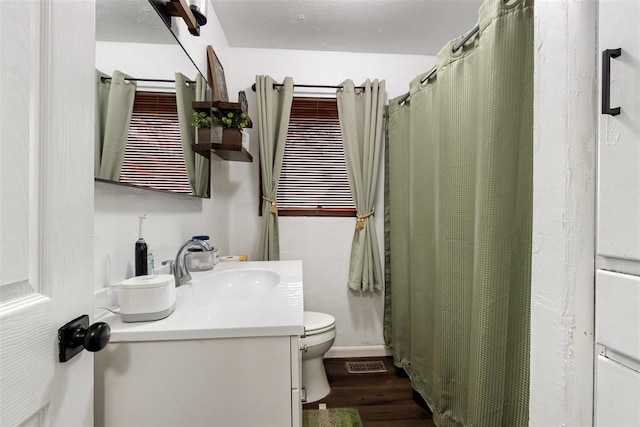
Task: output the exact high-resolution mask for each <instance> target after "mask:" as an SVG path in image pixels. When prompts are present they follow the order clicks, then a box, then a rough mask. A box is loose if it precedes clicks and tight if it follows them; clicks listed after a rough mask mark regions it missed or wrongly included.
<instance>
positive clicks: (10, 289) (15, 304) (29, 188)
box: [0, 0, 94, 427]
mask: <svg viewBox="0 0 640 427" xmlns="http://www.w3.org/2000/svg"><path fill="white" fill-rule="evenodd" d="M93 22H94V7H93V2H91V1H86V2H79V1H71V2H69V1H67V2H61V1H47V2H44V1H43V2H40V1H20V0H0V46H1V48H0V425H1V426H2V427H9V426H16V425H27V426H39V425H47V426H89V425H91V424H92V422H93V420H92V407H93V358H92V356H91V355H89V354H87V353H86V352H85V353H84V354H81V355H80V356H79V357H76V358H75V359H73V360H72V361H70V362H68V363H66V364H64V365H62V364H60V363H59V362H58V354H57V328H58V327H59V326H61V325H63V324H65V323H67V321H69V320H72V319H74V318H76V317H78V316H79V315H81V314H84V313H90V312H91V310H92V288H93V286H92V283H91V281H92V278H93V272H92V269H93V268H92V264H93V257H92V247H93V238H92V234H93V171H92V169H93V167H92V166H91V163H92V160H91V159H92V158H93V156H92V145H93V140H94V130H93V103H94V101H93V95H92V94H93V90H94V85H93V75H94V71H93V49H94V47H93V43H94V41H93V37H92V34H93V28H94V27H93V25H94V24H93Z"/></svg>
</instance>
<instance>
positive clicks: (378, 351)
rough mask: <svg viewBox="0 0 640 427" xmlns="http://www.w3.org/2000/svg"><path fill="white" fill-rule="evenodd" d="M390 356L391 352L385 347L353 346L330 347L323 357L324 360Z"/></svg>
mask: <svg viewBox="0 0 640 427" xmlns="http://www.w3.org/2000/svg"><path fill="white" fill-rule="evenodd" d="M381 356H391V350H389V349H388V348H387V347H386V346H385V345H382V344H380V345H353V346H344V347H331V348H330V349H329V351H327V353H326V354H325V355H324V357H325V358H336V359H337V358H347V357H381Z"/></svg>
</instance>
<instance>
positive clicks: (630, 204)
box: [597, 0, 640, 274]
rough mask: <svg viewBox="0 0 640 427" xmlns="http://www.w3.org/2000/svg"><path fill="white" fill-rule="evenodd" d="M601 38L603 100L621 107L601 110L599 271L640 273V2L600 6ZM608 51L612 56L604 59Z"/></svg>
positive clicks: (620, 0)
mask: <svg viewBox="0 0 640 427" xmlns="http://www.w3.org/2000/svg"><path fill="white" fill-rule="evenodd" d="M598 36H599V50H600V55H601V58H600V61H601V73H600V74H601V77H602V75H603V74H604V72H603V70H604V68H603V65H604V66H606V65H607V63H609V64H610V76H609V77H608V78H604V79H603V80H602V84H601V85H600V86H601V91H600V92H601V99H602V98H605V104H607V103H608V104H609V107H611V108H620V112H619V114H617V115H610V114H603V113H602V108H603V106H602V105H598V110H599V111H600V114H599V117H600V120H599V136H598V165H599V167H598V175H599V178H598V232H597V240H598V249H597V253H598V255H599V256H600V257H601V264H600V265H599V268H605V269H610V270H615V271H624V272H627V273H632V274H640V1H638V0H602V1H600V29H599V31H598ZM615 49H620V55H619V56H617V52H613V50H615ZM605 50H609V52H610V54H613V57H611V58H610V59H607V58H604V59H603V58H602V52H603V51H605ZM603 62H604V64H603ZM607 87H609V88H610V95H609V97H608V98H609V99H608V102H607V99H606V98H607V96H606V88H607ZM603 88H604V89H605V90H603Z"/></svg>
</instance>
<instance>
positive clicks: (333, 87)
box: [251, 83, 364, 92]
mask: <svg viewBox="0 0 640 427" xmlns="http://www.w3.org/2000/svg"><path fill="white" fill-rule="evenodd" d="M283 86H284V85H283V84H282V83H274V84H273V88H274V89H275V88H277V87H283ZM293 87H308V88H316V89H342V86H326V85H295V84H294V85H293ZM355 89H360V90H364V86H356V87H355ZM251 90H253V91H254V92H255V91H256V84H255V83H254V84H252V85H251Z"/></svg>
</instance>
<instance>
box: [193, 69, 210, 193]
mask: <svg viewBox="0 0 640 427" xmlns="http://www.w3.org/2000/svg"><path fill="white" fill-rule="evenodd" d="M206 93H207V82H206V80H205V79H204V77H203V76H202V74H198V75H197V76H196V86H195V101H205V100H206ZM194 141H195V143H196V144H197V143H198V138H196V134H195V132H194ZM194 156H195V162H194V167H195V171H194V174H195V188H194V192H193V194H194V195H195V196H206V195H207V192H208V191H209V159H207V158H206V157H204V156H201V155H200V154H195V153H194Z"/></svg>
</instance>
